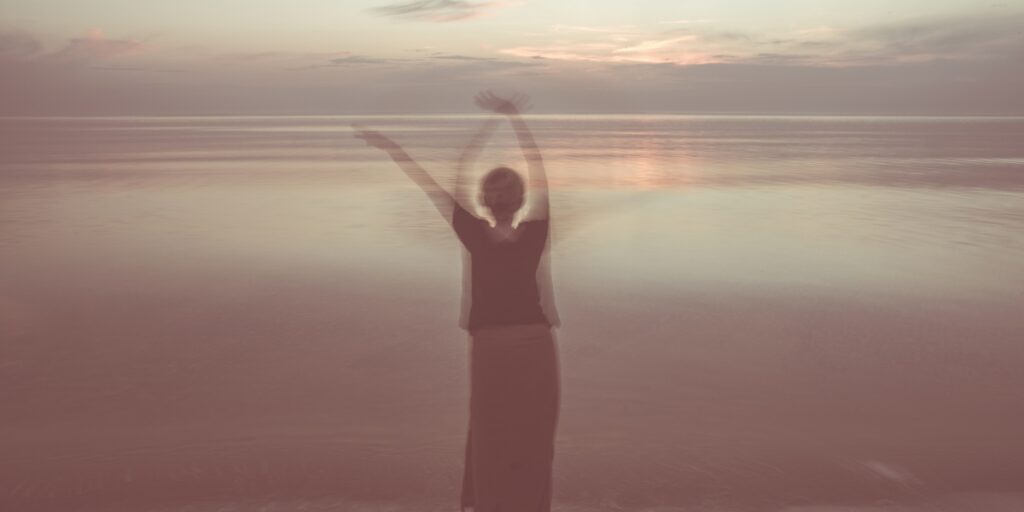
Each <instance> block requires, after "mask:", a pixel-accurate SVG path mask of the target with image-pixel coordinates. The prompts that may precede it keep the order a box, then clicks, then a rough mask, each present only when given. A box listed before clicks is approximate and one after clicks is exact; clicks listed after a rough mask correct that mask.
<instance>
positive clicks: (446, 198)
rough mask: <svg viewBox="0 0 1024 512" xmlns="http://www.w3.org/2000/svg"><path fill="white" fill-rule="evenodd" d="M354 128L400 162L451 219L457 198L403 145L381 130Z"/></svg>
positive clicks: (403, 169) (367, 141) (360, 136)
mask: <svg viewBox="0 0 1024 512" xmlns="http://www.w3.org/2000/svg"><path fill="white" fill-rule="evenodd" d="M352 129H353V130H355V132H356V133H355V137H356V138H357V139H362V140H364V141H366V145H368V146H371V147H375V148H378V149H381V150H383V151H385V152H386V153H387V154H388V156H390V157H391V159H392V160H394V161H395V163H396V164H398V167H400V168H401V169H402V171H405V174H406V175H407V176H409V178H410V179H412V181H413V182H415V183H416V184H417V185H419V186H420V188H421V189H422V190H423V191H424V192H426V194H427V197H429V198H430V200H431V202H433V203H434V207H435V208H437V211H438V212H439V213H440V214H441V216H442V217H444V219H445V220H446V221H450V220H451V218H452V211H453V210H454V209H455V198H453V197H452V195H451V194H449V193H448V191H447V190H445V189H444V188H443V187H441V185H440V184H438V183H437V181H435V180H434V178H432V177H431V176H430V174H428V173H427V171H425V170H424V169H423V168H422V167H420V164H418V163H416V161H415V160H413V159H412V157H410V156H409V154H408V153H406V152H405V150H404V149H402V147H401V146H399V145H398V144H396V143H395V141H393V140H391V139H389V138H388V137H387V136H386V135H384V134H382V133H380V132H377V131H373V130H368V129H365V128H363V127H362V126H359V125H352Z"/></svg>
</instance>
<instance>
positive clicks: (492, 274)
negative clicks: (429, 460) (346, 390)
mask: <svg viewBox="0 0 1024 512" xmlns="http://www.w3.org/2000/svg"><path fill="white" fill-rule="evenodd" d="M476 104H477V105H478V106H479V107H480V108H482V109H484V110H488V111H491V112H494V113H496V114H500V115H501V116H504V117H505V118H506V119H507V120H508V121H509V122H510V123H511V125H512V128H513V130H514V131H515V134H516V137H517V139H518V141H519V146H520V148H521V149H522V151H523V156H524V157H525V159H526V162H527V167H528V176H527V179H526V180H524V179H523V177H522V176H521V175H520V174H519V173H518V172H516V171H515V170H513V169H511V168H508V167H504V166H502V167H496V168H493V169H491V170H490V171H489V172H488V173H487V174H486V175H485V176H484V177H483V179H482V180H481V186H480V189H479V193H478V194H477V199H478V200H479V202H480V203H482V206H483V209H484V210H485V211H486V212H488V213H489V214H490V217H491V218H492V220H493V223H492V222H491V221H489V220H487V219H485V218H482V217H480V216H478V215H477V214H476V213H475V212H476V211H477V208H476V206H475V204H474V201H473V198H472V197H471V195H470V194H469V193H468V190H467V189H468V187H467V185H466V182H467V177H466V170H467V168H468V167H469V166H470V164H471V163H472V161H473V160H474V159H475V157H476V156H477V154H479V152H480V150H481V149H482V148H483V145H484V144H485V143H486V141H487V139H488V138H489V137H490V135H491V134H492V133H493V132H494V130H495V129H496V128H497V126H498V124H499V123H500V122H501V121H502V118H501V117H492V118H491V119H489V120H487V121H486V122H485V123H484V125H483V126H482V127H481V128H480V130H479V132H478V133H477V134H476V136H475V137H474V138H473V139H472V140H471V141H470V143H469V144H468V145H467V146H466V148H465V150H464V151H463V152H462V155H461V157H460V158H459V161H458V164H457V166H456V168H457V174H456V180H455V192H454V194H452V193H449V192H448V191H447V190H445V189H444V188H443V187H441V186H440V185H439V184H438V183H437V182H436V181H435V180H434V179H433V178H432V177H431V176H430V175H429V174H428V173H427V172H426V171H425V170H424V169H423V168H422V167H420V166H419V164H417V163H416V162H415V161H414V160H413V159H412V158H411V157H410V156H409V155H408V154H407V153H406V152H405V151H404V150H403V149H402V148H401V147H400V146H398V144H396V143H395V142H393V141H392V140H391V139H389V138H388V137H386V136H385V135H383V134H381V133H378V132H375V131H371V130H366V129H363V128H360V127H356V137H358V138H361V139H363V140H365V141H366V143H367V144H368V145H370V146H373V147H376V148H380V149H382V150H384V151H386V152H387V153H388V154H389V155H390V156H391V158H392V159H393V160H394V161H395V162H396V163H397V164H398V165H399V166H400V167H401V168H402V170H403V171H405V173H406V174H407V175H408V176H409V178H411V179H412V180H413V181H414V182H416V184H418V185H419V186H420V188H422V189H423V190H424V191H425V192H426V193H427V195H428V196H429V197H430V199H431V200H432V201H433V203H434V205H435V206H436V207H437V209H438V211H439V212H441V215H442V216H444V218H445V219H448V220H449V221H450V222H451V225H452V227H453V228H454V231H455V234H456V235H457V236H458V238H459V240H460V241H461V242H462V245H463V247H464V248H465V250H466V252H468V255H469V258H468V262H469V279H468V285H469V286H468V287H467V288H466V295H467V296H468V298H469V300H468V315H464V324H463V327H465V328H467V329H468V331H469V333H470V386H471V387H470V407H469V413H470V414H469V416H470V421H469V431H468V435H467V439H466V456H465V473H464V475H463V481H462V497H461V505H462V509H463V510H464V511H468V510H472V511H474V512H499V511H500V512H548V511H549V510H550V507H551V495H552V474H551V470H552V464H553V461H554V440H555V430H556V425H557V421H558V409H559V391H560V389H559V388H560V384H559V372H558V356H557V348H556V345H555V338H554V334H553V332H552V328H553V327H554V326H556V325H557V323H558V320H557V314H555V313H554V309H553V307H552V306H551V300H550V297H551V295H550V287H549V285H550V280H549V278H548V277H547V275H546V273H545V270H546V266H545V261H546V260H545V258H546V249H547V247H548V245H549V215H548V211H549V207H548V183H547V176H546V174H545V171H544V163H543V160H542V158H541V154H540V151H539V150H538V148H537V145H536V143H535V142H534V140H533V135H532V134H531V133H530V130H529V128H528V127H527V125H526V122H525V121H524V120H523V118H522V117H521V116H520V111H521V110H523V109H524V107H525V104H526V98H525V97H524V96H515V97H512V98H502V97H499V96H496V95H494V94H492V93H490V92H484V93H481V94H479V95H477V97H476ZM527 199H529V204H528V206H527ZM464 299H465V298H464ZM466 302H467V301H465V300H464V304H465V303H466Z"/></svg>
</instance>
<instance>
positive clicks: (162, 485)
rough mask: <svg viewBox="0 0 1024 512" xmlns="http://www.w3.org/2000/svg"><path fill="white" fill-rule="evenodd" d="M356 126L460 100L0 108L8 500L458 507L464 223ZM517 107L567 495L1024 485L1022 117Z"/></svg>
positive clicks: (731, 501)
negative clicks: (545, 182)
mask: <svg viewBox="0 0 1024 512" xmlns="http://www.w3.org/2000/svg"><path fill="white" fill-rule="evenodd" d="M352 122H361V123H365V124H367V125H369V126H371V127H374V128H377V129H380V130H382V131H385V132H387V133H390V134H392V135H393V136H394V138H395V139H396V140H397V141H398V142H400V143H402V144H403V145H404V146H405V147H406V149H407V150H408V151H409V152H410V153H411V154H413V155H414V156H415V157H417V158H418V159H420V161H421V163H422V164H423V165H424V166H425V167H426V168H428V170H430V171H432V172H433V173H435V176H436V177H437V178H438V180H439V181H441V182H443V183H450V182H451V179H452V170H451V169H452V167H453V162H454V160H455V159H456V158H457V156H458V154H457V150H456V149H453V148H458V147H459V146H460V145H461V144H464V143H465V141H466V140H467V139H468V137H469V136H470V135H471V134H472V130H473V129H474V125H475V124H476V123H479V122H480V121H479V118H474V117H466V116H432V117H397V116H379V117H358V118H357V117H237V118H224V117H208V118H46V119H40V118H20V119H19V118H4V119H0V336H2V338H3V342H2V344H0V351H2V352H0V379H2V381H3V383H4V385H3V386H0V403H3V404H4V409H5V413H4V415H3V418H4V419H3V421H2V422H0V453H4V454H5V456H4V457H3V459H2V460H0V504H3V503H5V502H6V503H8V504H9V505H10V507H3V508H5V509H6V508H11V509H12V510H47V509H75V510H154V511H155V510H161V511H162V510H196V511H201V510H202V511H205V510H295V509H305V510H348V509H367V510H454V509H455V505H456V504H457V496H458V492H459V489H458V485H459V482H460V479H461V475H462V473H461V471H462V468H461V463H462V449H463V446H464V441H465V438H464V436H465V429H466V426H467V422H468V415H467V412H468V411H467V406H468V390H467V386H468V376H467V374H466V372H467V359H466V356H467V344H466V337H465V334H464V333H462V332H461V331H460V330H459V329H458V328H457V326H456V320H457V317H458V305H459V293H460V282H459V279H460V277H461V270H460V267H459V265H460V261H459V250H458V247H457V245H456V243H457V242H456V240H455V238H454V236H453V235H451V234H450V233H449V231H448V227H447V225H446V224H445V223H444V222H443V221H442V220H441V219H440V218H439V217H437V214H436V212H435V211H434V210H433V208H432V206H431V205H430V203H429V201H427V199H426V197H425V196H424V195H423V194H422V193H421V192H420V191H419V190H418V189H417V188H416V187H415V186H414V185H412V184H411V183H410V182H408V180H407V179H406V178H405V177H404V175H403V174H402V173H401V172H400V171H399V170H398V169H397V168H395V167H394V165H393V164H391V163H390V162H388V161H386V160H385V159H384V158H383V156H382V155H380V154H378V153H376V152H375V150H373V149H371V148H366V147H365V146H364V145H362V143H361V142H360V141H358V140H354V139H352V138H351V130H350V129H349V127H348V126H349V124H350V123H352ZM529 122H530V123H531V127H532V128H533V129H534V131H535V134H536V137H537V139H538V142H539V144H540V145H541V147H542V150H543V152H544V156H545V161H546V164H547V166H548V168H549V174H550V178H551V181H552V208H553V212H552V216H553V228H552V229H553V242H554V246H553V249H552V252H551V256H552V262H553V274H554V280H555V287H556V296H557V299H558V304H559V309H560V313H561V316H562V320H563V326H562V328H561V329H560V330H559V332H558V340H559V341H558V342H559V346H560V351H561V364H562V385H563V401H562V414H561V419H560V423H559V434H558V444H557V446H558V452H557V455H556V467H555V474H556V476H555V503H556V509H557V510H565V511H577V510H644V511H653V510H658V511H668V510H723V509H724V510H792V511H796V510H800V511H809V510H965V509H973V510H1016V509H1019V508H1020V507H1021V506H1024V483H1022V481H1021V479H1020V478H1019V477H1018V476H1017V475H1020V474H1024V445H1021V443H1020V442H1019V441H1018V438H1019V432H1020V431H1022V430H1024V410H1022V409H1021V408H1020V406H1019V404H1020V403H1021V401H1022V399H1024V376H1021V372H1020V368H1022V367H1024V347H1022V346H1021V343H1020V333H1021V332H1024V329H1022V328H1024V318H1022V315H1021V308H1022V303H1024V301H1022V298H1024V297H1022V296H1024V235H1022V234H1021V233H1024V119H1020V118H870V117H742V116H721V117H715V116H536V117H531V118H530V120H529ZM497 163H504V164H508V165H511V166H513V167H520V168H522V167H523V163H522V160H521V157H520V156H519V155H518V152H517V149H516V147H515V142H514V138H513V137H512V136H511V134H510V133H508V131H507V130H506V131H503V132H499V134H498V136H497V137H496V139H495V140H494V141H493V144H492V146H490V147H489V148H488V150H487V151H486V152H485V153H484V154H483V155H482V158H481V160H480V169H478V170H483V169H484V168H485V166H489V165H491V164H497Z"/></svg>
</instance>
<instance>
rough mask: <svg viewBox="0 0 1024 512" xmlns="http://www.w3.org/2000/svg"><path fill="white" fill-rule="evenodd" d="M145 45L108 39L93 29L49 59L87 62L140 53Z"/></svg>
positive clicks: (51, 55) (69, 42)
mask: <svg viewBox="0 0 1024 512" xmlns="http://www.w3.org/2000/svg"><path fill="white" fill-rule="evenodd" d="M143 48H144V45H143V43H141V42H139V41H135V40H131V39H108V38H107V37H106V36H105V35H104V34H103V31H102V30H100V29H96V28H94V29H91V30H89V32H88V34H87V35H86V36H85V37H78V38H74V39H71V40H69V41H68V42H67V44H66V45H65V46H64V47H63V48H61V49H60V50H57V51H56V52H54V53H52V54H49V55H48V56H47V58H49V59H53V60H57V61H65V62H87V61H93V60H102V59H109V58H112V57H117V56H120V55H127V54H133V53H138V52H139V51H141V50H142V49H143Z"/></svg>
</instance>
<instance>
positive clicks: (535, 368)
mask: <svg viewBox="0 0 1024 512" xmlns="http://www.w3.org/2000/svg"><path fill="white" fill-rule="evenodd" d="M470 386H471V387H470V400H469V434H468V436H467V439H466V460H465V467H466V470H465V473H464V475H463V480H462V509H463V511H466V510H468V509H469V508H470V507H472V510H473V511H474V512H549V511H550V510H551V494H552V486H551V481H552V475H551V468H552V465H553V463H554V455H555V430H556V427H557V423H558V408H559V399H560V382H559V371H558V350H557V347H556V346H555V338H554V335H553V333H552V332H551V328H550V327H548V326H547V325H514V326H507V327H495V328H488V329H480V330H477V331H476V332H475V333H474V334H473V336H472V338H471V340H470Z"/></svg>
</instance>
